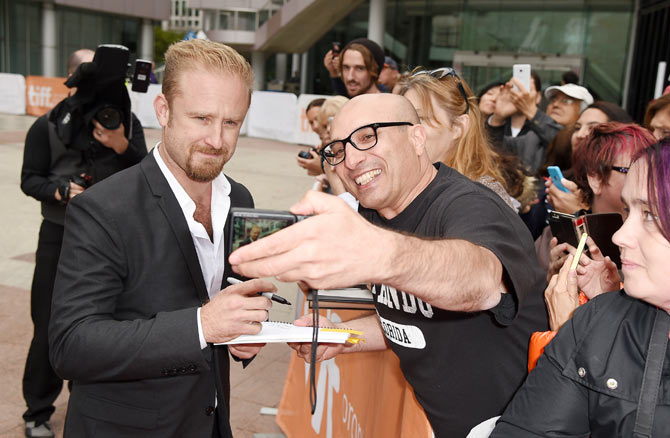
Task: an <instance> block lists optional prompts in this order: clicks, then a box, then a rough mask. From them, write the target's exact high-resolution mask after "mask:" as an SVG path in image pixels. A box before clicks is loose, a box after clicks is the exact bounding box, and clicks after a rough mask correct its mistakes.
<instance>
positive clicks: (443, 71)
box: [410, 67, 470, 114]
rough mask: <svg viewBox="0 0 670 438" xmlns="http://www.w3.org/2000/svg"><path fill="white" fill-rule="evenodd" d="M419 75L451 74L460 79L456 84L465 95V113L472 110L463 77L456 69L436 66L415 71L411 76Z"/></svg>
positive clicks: (437, 77)
mask: <svg viewBox="0 0 670 438" xmlns="http://www.w3.org/2000/svg"><path fill="white" fill-rule="evenodd" d="M419 75H430V76H431V77H434V78H435V79H438V80H439V79H442V78H444V77H445V76H451V77H452V78H455V79H457V80H458V83H457V84H456V86H457V87H458V91H459V92H460V93H461V96H463V100H465V105H466V106H465V112H464V113H463V114H467V113H468V112H470V100H469V99H468V95H467V93H466V92H465V88H463V84H462V83H461V78H460V77H459V76H458V75H457V74H456V70H454V69H453V68H451V67H442V68H436V69H435V70H421V71H418V72H416V73H413V74H412V76H410V77H412V78H413V77H415V76H419Z"/></svg>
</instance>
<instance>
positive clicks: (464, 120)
mask: <svg viewBox="0 0 670 438" xmlns="http://www.w3.org/2000/svg"><path fill="white" fill-rule="evenodd" d="M469 126H470V117H468V115H467V114H461V115H460V116H458V117H456V119H455V120H454V123H452V124H451V132H452V133H453V136H454V140H460V139H461V137H463V136H464V135H465V133H466V132H468V127H469Z"/></svg>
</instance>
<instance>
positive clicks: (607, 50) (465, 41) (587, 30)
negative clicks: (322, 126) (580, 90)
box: [310, 0, 634, 102]
mask: <svg viewBox="0 0 670 438" xmlns="http://www.w3.org/2000/svg"><path fill="white" fill-rule="evenodd" d="M633 3H634V2H633V1H632V0H612V1H601V0H581V1H578V0H544V1H542V0H540V1H528V0H497V1H495V0H470V1H468V0H460V1H458V0H387V3H386V5H387V8H386V33H385V37H384V46H385V50H386V52H387V54H389V55H391V56H392V57H393V58H395V59H396V60H397V61H398V62H399V64H401V65H402V66H404V68H407V69H410V70H411V69H412V68H413V67H416V66H423V67H426V68H437V67H444V66H455V67H456V68H457V70H458V71H460V72H461V74H462V76H463V77H464V79H466V80H467V81H468V83H469V84H470V85H471V87H472V89H473V90H475V91H476V90H479V89H480V88H482V87H483V86H484V85H486V84H488V83H490V82H493V81H495V80H507V79H509V76H510V75H511V65H512V64H514V63H515V58H517V57H519V56H530V57H533V58H535V59H538V60H542V62H538V63H537V65H536V67H537V66H538V65H539V66H540V67H539V68H535V71H536V72H537V73H538V74H539V75H540V77H541V79H542V83H543V87H546V86H547V85H549V84H553V83H558V82H560V77H561V74H562V73H564V72H565V71H567V70H573V71H575V72H576V73H578V74H580V77H581V78H582V82H583V83H584V84H585V85H586V86H587V87H589V88H590V89H591V90H593V92H594V94H595V95H597V96H598V97H599V98H601V99H605V100H610V101H614V102H620V101H621V98H622V93H623V88H624V81H625V72H626V65H627V56H628V52H629V46H630V39H631V38H632V37H633V35H632V34H631V29H632V19H633V9H634V4H633ZM368 20H369V2H367V1H366V2H364V3H362V4H361V6H360V7H358V8H357V9H356V10H354V12H352V13H351V14H350V15H349V16H348V17H346V18H345V19H343V20H341V21H340V22H339V23H337V24H336V25H335V26H334V27H333V28H332V29H331V30H330V31H329V32H328V33H327V34H326V35H325V36H324V37H323V38H321V40H320V41H319V42H318V43H317V44H315V46H314V47H313V48H312V49H311V50H310V59H311V61H310V68H311V71H312V75H311V76H312V78H313V81H312V83H311V86H312V87H313V90H312V91H314V92H317V93H326V94H327V93H329V92H330V80H329V79H328V76H327V73H326V72H325V69H324V68H323V55H324V54H325V53H326V52H327V51H328V50H329V48H330V45H331V42H332V41H341V42H343V43H346V42H347V41H350V40H351V39H354V38H357V37H365V36H367V23H368ZM464 55H467V56H465V59H466V60H465V61H462V62H458V60H459V59H463V56H464ZM492 55H494V56H495V57H497V58H501V57H502V58H506V59H507V61H508V63H507V62H505V61H504V60H503V62H502V64H507V65H501V63H500V62H498V63H497V65H495V64H496V63H493V64H491V65H489V64H487V62H486V59H487V58H489V57H491V56H492ZM472 58H479V59H480V61H481V62H480V61H477V62H471V61H468V60H467V59H472ZM545 61H546V64H547V65H542V63H543V62H545Z"/></svg>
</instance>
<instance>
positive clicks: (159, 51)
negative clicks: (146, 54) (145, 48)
mask: <svg viewBox="0 0 670 438" xmlns="http://www.w3.org/2000/svg"><path fill="white" fill-rule="evenodd" d="M184 35H186V32H175V31H172V30H163V29H161V27H160V26H154V61H155V62H156V64H163V63H165V51H166V50H167V49H168V47H170V44H172V43H174V42H177V41H181V40H182V39H183V38H184Z"/></svg>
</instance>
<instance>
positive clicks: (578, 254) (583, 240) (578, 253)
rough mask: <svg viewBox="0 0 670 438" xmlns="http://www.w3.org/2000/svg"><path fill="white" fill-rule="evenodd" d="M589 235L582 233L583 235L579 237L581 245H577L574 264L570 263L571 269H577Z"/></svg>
mask: <svg viewBox="0 0 670 438" xmlns="http://www.w3.org/2000/svg"><path fill="white" fill-rule="evenodd" d="M587 237H589V235H588V234H586V233H582V237H581V238H580V239H579V245H577V251H576V252H575V258H573V259H572V264H571V265H570V270H571V271H574V270H575V269H577V265H578V264H579V259H580V258H581V257H582V253H583V252H584V247H585V246H586V238H587Z"/></svg>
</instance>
